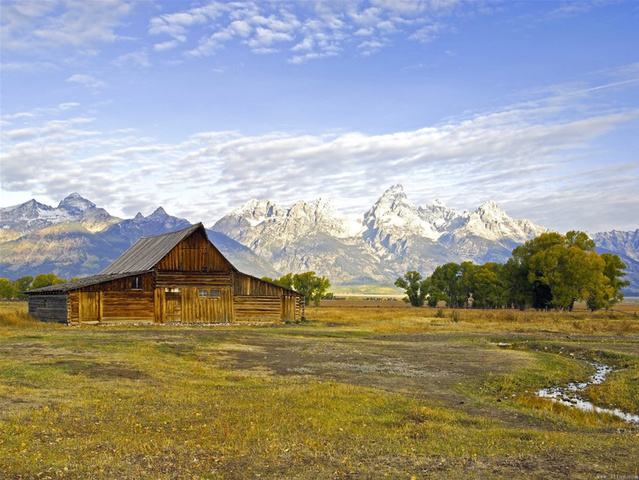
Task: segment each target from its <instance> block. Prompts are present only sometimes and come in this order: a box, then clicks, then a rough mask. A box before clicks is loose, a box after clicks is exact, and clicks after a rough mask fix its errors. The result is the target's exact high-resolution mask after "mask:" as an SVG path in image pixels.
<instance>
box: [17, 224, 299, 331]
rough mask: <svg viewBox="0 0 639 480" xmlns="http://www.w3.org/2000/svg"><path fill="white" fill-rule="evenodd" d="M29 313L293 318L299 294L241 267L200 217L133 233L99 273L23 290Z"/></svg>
mask: <svg viewBox="0 0 639 480" xmlns="http://www.w3.org/2000/svg"><path fill="white" fill-rule="evenodd" d="M26 293H27V295H28V299H29V314H30V315H33V316H34V317H36V318H39V319H41V320H43V321H50V322H63V323H69V324H79V323H94V324H98V323H116V322H122V321H127V322H147V323H170V322H175V323H211V324H212V323H235V322H237V323H240V322H269V323H274V322H286V321H298V320H300V319H301V318H302V316H303V309H304V297H303V296H302V295H300V294H299V293H298V292H296V291H294V290H290V289H288V288H284V287H281V286H279V285H275V284H273V283H270V282H266V281H264V280H261V279H259V278H256V277H253V276H251V275H247V274H245V273H242V272H240V271H239V270H237V268H235V267H234V266H233V265H232V264H231V262H229V261H228V260H227V259H226V258H225V257H224V255H222V253H220V251H219V250H218V249H217V248H216V247H215V245H213V243H212V242H211V241H210V240H209V239H208V237H207V235H206V230H205V228H204V226H203V225H202V224H201V223H198V224H196V225H193V226H191V227H189V228H185V229H183V230H179V231H176V232H172V233H167V234H164V235H158V236H154V237H143V238H140V239H139V240H138V241H137V242H136V243H135V244H134V245H133V246H132V247H131V248H129V249H128V250H127V251H125V252H124V253H123V254H122V255H121V256H120V257H118V258H117V259H116V260H115V261H114V262H113V263H112V264H111V265H109V266H108V267H107V268H105V269H104V270H103V271H102V272H101V273H100V274H98V275H94V276H91V277H86V278H82V279H80V280H77V281H75V282H69V283H62V284H59V285H51V286H48V287H42V288H37V289H34V290H30V291H28V292H26Z"/></svg>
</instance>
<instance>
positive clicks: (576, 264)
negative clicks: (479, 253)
mask: <svg viewBox="0 0 639 480" xmlns="http://www.w3.org/2000/svg"><path fill="white" fill-rule="evenodd" d="M625 269H626V265H625V264H624V263H623V261H622V260H621V259H620V258H619V257H618V256H617V255H613V254H608V253H603V254H599V253H597V252H596V251H595V243H594V242H593V241H592V240H591V239H590V238H589V237H588V235H587V234H586V233H584V232H580V231H570V232H568V233H566V234H565V235H562V234H560V233H556V232H548V233H542V234H541V235H539V236H538V237H536V238H533V239H532V240H529V241H527V242H526V243H525V244H523V245H521V246H519V247H517V248H515V249H514V250H513V252H512V256H511V258H510V259H508V261H507V262H506V263H503V264H502V263H494V262H489V263H485V264H483V265H476V264H474V263H472V262H462V263H460V264H457V263H447V264H445V265H441V266H439V267H437V268H436V269H435V271H434V272H433V273H432V274H431V275H430V276H428V277H426V278H423V277H422V275H421V274H420V273H419V272H415V271H411V272H407V273H406V274H405V275H404V276H403V277H400V278H398V279H397V280H396V281H395V285H396V286H398V287H400V288H402V289H404V291H405V292H406V300H407V301H408V302H410V303H411V305H413V306H422V305H424V303H427V304H428V305H430V306H436V305H437V304H438V302H440V301H443V302H445V303H446V305H448V306H450V307H478V308H504V307H508V308H520V309H525V308H530V307H532V308H536V309H551V308H552V309H560V310H572V308H573V306H574V304H575V302H577V301H585V302H586V303H587V305H588V308H589V309H590V310H598V309H602V308H606V309H607V308H610V307H611V306H612V305H614V304H616V303H618V302H620V301H621V300H623V294H622V292H621V290H622V288H623V287H626V286H628V285H629V282H627V281H625V280H624V276H625Z"/></svg>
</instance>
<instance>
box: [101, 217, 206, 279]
mask: <svg viewBox="0 0 639 480" xmlns="http://www.w3.org/2000/svg"><path fill="white" fill-rule="evenodd" d="M200 228H201V229H202V231H203V232H204V226H203V225H202V224H201V223H196V224H195V225H192V226H190V227H188V228H185V229H183V230H178V231H177V232H171V233H165V234H163V235H157V236H155V237H142V238H140V239H139V240H138V241H137V242H135V243H134V244H133V246H132V247H130V248H129V249H128V250H127V251H125V252H124V253H123V254H122V255H120V256H119V257H118V258H117V259H116V260H115V261H114V262H113V263H112V264H111V265H109V266H108V267H106V268H105V269H104V270H102V271H101V272H100V274H114V273H128V272H139V271H142V270H151V269H152V268H153V267H155V265H156V264H157V263H158V262H159V261H160V260H162V259H163V258H164V257H165V256H166V255H167V254H168V253H169V252H170V251H171V250H173V247H175V246H176V245H177V244H178V243H180V242H181V241H182V240H184V239H185V238H187V237H188V236H189V235H191V234H192V233H193V232H195V231H197V230H198V229H200ZM204 235H205V236H206V232H204Z"/></svg>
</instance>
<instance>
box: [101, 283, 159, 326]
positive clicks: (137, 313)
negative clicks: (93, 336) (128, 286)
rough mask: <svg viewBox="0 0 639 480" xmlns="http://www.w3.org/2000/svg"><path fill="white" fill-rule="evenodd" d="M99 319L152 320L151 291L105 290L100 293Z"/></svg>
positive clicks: (112, 320)
mask: <svg viewBox="0 0 639 480" xmlns="http://www.w3.org/2000/svg"><path fill="white" fill-rule="evenodd" d="M101 295H102V298H101V300H102V314H101V316H100V321H104V322H114V321H119V320H135V321H153V319H154V318H153V292H146V291H143V290H131V291H123V292H114V291H105V292H103V293H102V294H101Z"/></svg>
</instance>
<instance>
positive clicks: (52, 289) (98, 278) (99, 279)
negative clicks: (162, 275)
mask: <svg viewBox="0 0 639 480" xmlns="http://www.w3.org/2000/svg"><path fill="white" fill-rule="evenodd" d="M143 273H148V270H146V271H143V272H128V273H121V274H112V275H102V274H98V275H91V276H90V277H84V278H79V279H78V280H76V281H74V282H65V283H58V284H55V285H49V286H47V287H40V288H34V289H32V290H27V291H26V292H25V293H58V292H59V293H64V292H68V291H69V290H76V289H78V288H83V287H90V286H91V285H97V284H98V283H104V282H109V281H111V280H118V279H120V278H126V277H132V276H135V275H141V274H143Z"/></svg>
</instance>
